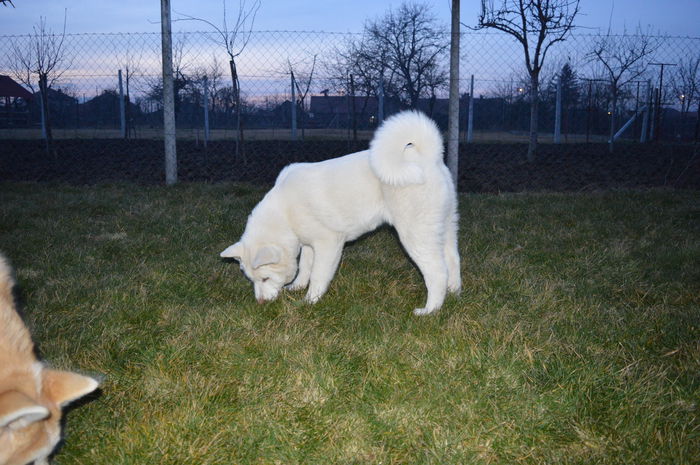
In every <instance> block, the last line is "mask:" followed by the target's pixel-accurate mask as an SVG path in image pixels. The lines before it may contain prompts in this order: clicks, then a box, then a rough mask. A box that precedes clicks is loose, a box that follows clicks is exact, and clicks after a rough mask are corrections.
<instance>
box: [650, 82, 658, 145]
mask: <svg viewBox="0 0 700 465" xmlns="http://www.w3.org/2000/svg"><path fill="white" fill-rule="evenodd" d="M652 99H653V102H654V103H652V105H651V116H650V117H649V120H650V125H649V134H648V140H650V141H652V140H654V134H655V133H656V112H657V108H656V104H657V102H658V100H659V89H654V93H653V97H652Z"/></svg>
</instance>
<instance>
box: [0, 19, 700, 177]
mask: <svg viewBox="0 0 700 465" xmlns="http://www.w3.org/2000/svg"><path fill="white" fill-rule="evenodd" d="M624 37H626V36H624ZM0 39H1V40H2V43H3V44H4V46H3V52H0V75H4V76H7V77H8V78H9V79H12V80H13V81H15V82H16V83H18V84H20V85H22V86H23V87H24V88H25V89H26V90H28V91H29V94H30V96H29V97H25V98H16V97H13V96H10V95H4V94H3V95H2V96H3V97H4V98H3V99H2V101H0V144H1V145H2V147H3V150H2V151H3V152H4V154H3V156H2V157H1V159H0V161H2V164H0V179H25V178H28V179H32V180H63V179H66V180H73V179H72V178H71V176H73V177H75V176H77V177H78V178H79V179H78V182H91V181H94V180H98V181H99V180H105V179H104V178H106V179H107V180H111V178H112V177H114V178H126V179H143V180H153V181H154V182H159V181H160V177H161V172H162V157H161V155H162V147H161V146H160V145H159V144H158V143H157V139H159V138H162V120H163V117H162V84H161V75H160V69H161V61H160V55H161V43H160V34H155V33H129V34H126V33H125V34H66V35H65V37H62V38H61V39H62V41H63V42H62V48H61V57H60V60H58V63H57V65H56V67H55V69H54V70H53V71H52V73H51V74H50V75H49V82H48V84H49V87H48V90H47V91H46V100H47V101H48V108H49V112H48V114H49V118H48V120H49V121H44V118H42V114H43V112H42V111H41V105H42V99H41V98H39V97H38V96H39V83H38V81H39V79H38V76H37V75H36V74H35V73H32V71H31V70H29V69H27V67H26V66H23V65H22V62H21V60H18V56H17V55H18V53H17V52H15V51H27V50H31V49H32V44H33V42H32V41H34V40H35V39H36V37H34V36H31V35H26V36H0ZM360 39H361V35H360V34H339V33H323V32H286V31H265V32H252V33H251V35H250V39H249V41H248V43H247V45H246V47H245V49H244V50H243V52H242V53H241V54H240V56H238V57H237V58H236V62H235V64H236V71H237V75H238V79H239V82H240V92H241V101H240V107H239V108H237V102H236V99H235V93H234V91H233V87H232V78H231V67H230V63H229V56H228V55H227V53H226V49H225V47H224V45H223V44H222V43H221V40H220V37H219V36H218V34H217V33H214V32H180V33H174V34H173V50H174V60H173V61H174V63H173V67H174V72H175V87H176V121H177V128H178V139H179V142H178V159H179V165H180V177H181V178H185V179H210V180H218V179H235V180H247V181H258V180H260V181H264V182H270V181H271V180H274V176H275V175H276V173H277V172H278V171H279V168H280V167H281V166H284V165H285V164H286V163H288V162H291V161H311V160H320V159H325V158H329V157H333V156H338V155H342V154H344V153H347V152H348V151H352V150H359V149H363V148H366V147H367V142H368V140H369V138H370V137H371V134H372V131H373V129H374V128H376V126H377V125H378V124H379V123H380V121H381V119H382V118H383V117H386V116H389V115H390V114H392V113H394V112H396V111H399V110H400V109H401V108H403V107H405V106H406V102H405V101H402V99H401V97H400V96H399V95H392V94H391V92H390V91H389V90H388V89H387V91H386V92H384V91H383V83H382V82H376V83H369V84H367V83H366V82H365V83H364V84H363V83H362V82H361V79H360V78H359V76H358V75H356V74H355V73H356V70H354V69H353V67H352V66H348V65H347V63H344V62H343V60H342V57H344V56H346V55H347V51H348V50H349V49H350V47H351V45H352V44H353V43H356V42H357V41H358V40H360ZM603 39H604V38H602V37H601V36H596V35H581V34H578V35H574V36H572V37H570V38H569V39H568V40H567V41H565V42H563V43H560V44H557V46H555V47H554V48H553V49H552V50H551V51H550V52H549V54H548V55H547V59H546V64H545V68H544V69H543V71H542V75H541V77H540V82H541V84H540V92H539V99H540V105H539V107H540V110H539V139H540V142H542V147H541V148H540V157H539V160H538V161H539V162H540V163H550V164H552V163H554V164H559V163H564V164H566V165H567V166H568V165H571V164H576V163H577V162H576V161H574V160H573V159H572V158H571V154H573V153H578V154H580V156H584V155H585V156H589V158H590V157H593V158H595V157H597V156H599V158H600V160H608V161H609V159H610V157H608V158H605V156H604V153H605V152H606V150H605V145H604V143H605V142H606V141H608V139H609V133H610V120H611V118H612V117H613V107H612V105H613V98H612V97H613V92H611V82H610V78H609V75H608V74H606V71H605V67H604V66H603V64H602V63H601V62H600V61H599V60H596V59H595V58H593V55H592V51H593V50H594V49H595V47H596V46H597V45H598V44H600V42H601V40H603ZM647 39H648V40H650V41H651V43H652V45H653V53H651V54H649V55H648V56H645V57H644V58H643V60H641V61H640V62H639V63H637V65H642V67H643V68H644V70H643V71H642V72H641V73H640V74H639V75H637V76H635V77H634V79H627V80H625V79H622V80H621V82H620V85H619V86H618V87H619V90H618V92H617V99H616V100H617V103H616V111H615V114H614V116H615V117H616V123H615V130H616V131H617V130H618V129H620V128H622V127H623V126H625V127H624V130H622V131H620V132H619V134H618V135H617V136H618V137H619V139H618V140H621V141H625V142H628V143H629V144H623V145H622V147H620V148H618V150H617V152H619V153H623V154H624V153H629V154H637V155H638V156H637V159H638V160H642V159H645V158H648V159H650V160H652V161H653V160H656V162H654V163H655V164H656V165H659V166H661V168H658V167H657V168H658V169H657V168H653V167H652V168H650V170H651V171H653V172H654V173H653V176H652V175H651V174H649V175H648V176H647V177H646V178H644V179H642V180H640V181H639V182H636V181H632V180H628V181H622V182H621V184H622V185H625V186H634V185H636V184H641V185H647V184H649V185H657V184H666V185H668V184H670V183H671V182H674V183H675V185H681V186H691V187H692V185H694V184H693V183H694V182H697V181H693V180H692V179H691V175H692V176H694V175H695V173H697V170H698V165H697V161H696V158H697V157H696V148H695V146H694V145H691V144H687V143H690V142H693V141H696V140H697V138H698V104H699V103H700V89H699V87H700V83H699V82H698V81H700V70H698V66H697V64H696V63H697V61H698V60H700V39H698V38H681V37H648V38H647ZM448 40H449V34H446V35H445V41H448ZM634 40H636V39H634V38H633V41H634ZM620 43H622V42H620ZM621 46H622V45H621ZM461 49H462V55H461V60H460V77H461V80H460V86H459V87H460V94H461V96H462V97H461V99H460V126H461V129H462V132H461V135H460V140H461V141H462V143H463V144H462V146H461V149H460V150H461V152H462V155H461V161H460V165H461V167H462V168H461V171H460V187H461V188H462V189H474V190H501V189H503V190H508V187H507V186H506V185H505V184H507V183H505V182H503V183H499V182H496V183H495V184H494V183H493V182H492V181H491V180H490V179H483V180H478V179H477V180H471V181H470V180H469V179H470V176H473V175H474V173H475V172H478V171H479V170H480V167H479V166H475V165H470V163H472V164H473V163H477V162H478V160H480V157H481V158H483V160H484V161H483V163H491V164H494V163H498V165H495V166H493V167H492V169H491V170H488V169H487V170H486V171H485V174H484V177H485V178H488V177H489V176H491V177H493V176H494V174H493V169H501V168H502V167H504V166H505V167H506V168H505V170H506V171H511V172H514V171H518V175H519V176H520V175H521V173H522V172H523V169H521V167H520V163H521V161H522V156H523V154H524V149H523V145H522V143H524V142H526V141H527V138H528V128H529V120H530V106H529V99H530V95H529V93H530V89H529V84H528V82H529V79H528V76H527V73H526V71H525V62H524V58H523V52H522V48H521V46H520V44H518V43H516V42H514V41H513V40H512V38H510V37H509V36H506V35H504V34H500V33H485V32H478V33H477V32H470V33H463V34H462V37H461ZM440 60H441V61H440V62H439V64H438V67H437V70H438V72H444V73H447V70H448V68H447V67H448V53H447V50H446V51H445V53H444V54H442V55H440ZM662 64H663V65H662ZM693 66H695V68H694V69H693ZM557 88H558V89H557ZM3 89H4V88H3ZM557 96H558V97H557ZM292 102H295V103H292ZM415 106H417V107H418V108H419V109H421V110H423V111H424V112H426V113H427V114H429V115H430V116H432V117H433V118H434V119H435V120H436V121H437V122H438V124H439V125H440V126H441V127H443V128H446V126H447V108H448V103H447V88H446V86H440V85H437V86H434V87H432V88H430V89H426V90H424V92H423V93H422V94H421V96H420V99H418V101H417V102H415ZM557 115H559V116H558V117H557ZM238 118H240V121H238ZM239 123H240V128H241V129H240V133H239V132H238V131H237V130H236V128H237V127H238V124H239ZM557 128H558V132H557V131H555V129H557ZM47 130H49V131H50V133H51V136H52V138H53V139H54V142H55V143H54V147H53V149H52V150H53V152H52V153H48V154H47V153H46V150H45V149H46V147H45V144H43V143H42V140H43V139H44V137H45V135H46V132H47ZM555 139H556V141H557V142H561V144H554V143H553V142H555ZM640 140H644V141H656V142H657V143H656V144H653V145H651V146H649V144H640V143H639V141H640ZM596 143H600V144H596ZM678 143H681V144H684V143H685V144H686V145H682V146H681V147H682V148H680V149H679V148H677V147H676V145H675V144H678ZM580 144H583V145H580ZM671 144H674V145H673V147H676V148H671ZM628 145H631V146H628ZM234 147H236V148H239V149H240V150H234ZM233 153H236V154H238V156H237V157H238V158H237V159H234V158H235V157H233V156H232V154H233ZM664 153H668V154H669V155H668V156H669V157H670V156H678V154H679V153H686V154H687V156H686V158H684V160H685V161H680V162H679V161H678V160H676V159H665V158H664V155H663V154H664ZM586 154H588V155H586ZM598 154H600V155H598ZM640 154H641V155H640ZM643 154H647V155H643ZM674 154H675V155H674ZM621 156H623V155H620V154H618V155H616V157H617V158H619V157H621ZM630 156H633V155H630ZM32 157H33V158H32ZM71 157H73V159H71ZM75 157H78V158H75ZM159 157H161V158H159ZM562 157H568V158H566V159H567V161H566V162H562V161H561V160H562ZM579 158H580V157H579ZM69 159H70V161H69ZM107 160H108V161H107ZM148 160H151V161H148ZM658 160H665V161H661V162H659V161H658ZM669 160H671V161H669ZM674 160H675V161H674ZM650 163H651V162H650ZM654 163H652V164H654ZM659 163H660V164H659ZM668 163H670V164H672V165H675V166H676V167H677V169H676V167H671V168H669V169H666V168H664V167H666V164H668ZM112 165H114V166H112ZM578 165H580V163H578ZM37 167H39V168H37ZM106 167H110V168H109V169H113V170H115V173H118V174H114V175H109V174H103V175H101V174H98V173H102V171H103V170H104V169H107V168H106ZM607 169H608V173H609V172H610V170H611V169H612V168H610V167H609V168H607ZM664 169H666V171H667V172H666V173H659V172H657V171H659V170H660V171H662V172H663V170H664ZM470 170H471V171H470ZM654 170H656V171H654ZM524 171H527V170H524ZM558 171H559V172H561V170H558ZM622 171H625V170H624V169H623V170H622ZM626 171H629V170H626ZM69 172H70V173H73V174H66V173H69ZM77 172H80V173H81V174H80V175H79V176H78V175H77V174H76V173H77ZM22 173H24V174H22ZM550 174H551V173H550ZM662 174H663V176H662ZM528 176H530V177H534V178H537V176H536V175H533V173H530V174H529V175H528ZM541 177H542V178H543V179H544V178H546V177H547V174H546V173H544V174H542V175H541ZM651 177H654V179H653V180H652V179H651ZM659 177H661V178H663V179H657V178H659ZM69 178H70V179H69ZM557 183H558V185H554V186H548V185H544V186H539V185H538V184H535V185H529V184H528V182H527V181H526V180H524V181H521V182H520V184H518V183H515V184H518V185H522V188H538V187H542V188H550V187H551V188H556V189H578V188H584V187H586V186H589V185H593V186H596V185H598V184H601V185H602V184H604V183H602V182H598V181H595V180H591V179H582V180H580V181H577V182H575V181H573V180H563V181H557ZM567 183H568V184H569V185H565V184H567ZM501 184H503V186H501ZM479 186H481V187H479Z"/></svg>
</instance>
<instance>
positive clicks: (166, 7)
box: [160, 0, 177, 185]
mask: <svg viewBox="0 0 700 465" xmlns="http://www.w3.org/2000/svg"><path fill="white" fill-rule="evenodd" d="M160 24H161V49H162V55H163V58H162V61H163V136H164V137H163V138H164V139H165V184H167V185H172V184H175V183H176V182H177V145H176V139H175V138H176V132H175V131H176V129H175V87H174V84H173V37H172V31H171V24H170V0H160Z"/></svg>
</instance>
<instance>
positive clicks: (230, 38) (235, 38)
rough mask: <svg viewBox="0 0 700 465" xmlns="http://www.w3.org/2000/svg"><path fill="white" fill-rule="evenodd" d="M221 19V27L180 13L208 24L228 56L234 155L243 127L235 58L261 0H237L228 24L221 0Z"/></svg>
mask: <svg viewBox="0 0 700 465" xmlns="http://www.w3.org/2000/svg"><path fill="white" fill-rule="evenodd" d="M222 3H223V19H222V24H221V27H219V26H217V25H216V24H214V23H212V22H211V21H207V20H206V19H201V18H196V17H194V16H189V15H184V14H181V13H180V15H181V16H182V17H183V18H182V20H189V21H201V22H203V23H205V24H207V25H209V26H210V27H211V28H212V29H214V31H216V33H217V35H218V40H217V41H216V42H217V43H218V44H220V45H223V46H224V48H225V49H226V53H227V54H228V57H229V69H230V71H231V85H232V87H233V99H234V104H235V105H236V157H238V155H239V154H240V153H241V147H240V145H241V141H242V140H243V127H242V126H241V106H242V105H241V83H240V80H239V78H238V70H237V69H236V58H238V57H239V56H240V55H241V54H242V53H243V51H244V50H245V48H246V46H247V45H248V41H249V40H250V36H251V33H252V31H253V25H254V24H255V16H256V15H257V13H258V10H259V9H260V5H261V0H253V1H252V4H250V5H248V4H247V1H246V0H239V2H238V15H237V16H236V19H235V21H233V22H232V23H231V24H229V21H228V17H227V14H226V0H223V2H222Z"/></svg>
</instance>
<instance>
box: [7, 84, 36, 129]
mask: <svg viewBox="0 0 700 465" xmlns="http://www.w3.org/2000/svg"><path fill="white" fill-rule="evenodd" d="M30 100H32V93H31V92H29V91H28V90H27V89H25V88H24V87H22V86H21V85H19V84H18V83H17V82H16V81H15V80H14V79H12V78H11V77H10V76H5V75H2V74H0V108H2V110H0V127H14V126H27V125H28V124H29V110H28V108H27V103H28V102H29V101H30Z"/></svg>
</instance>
